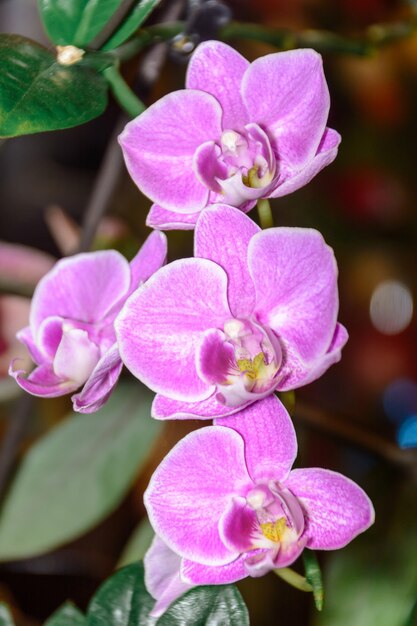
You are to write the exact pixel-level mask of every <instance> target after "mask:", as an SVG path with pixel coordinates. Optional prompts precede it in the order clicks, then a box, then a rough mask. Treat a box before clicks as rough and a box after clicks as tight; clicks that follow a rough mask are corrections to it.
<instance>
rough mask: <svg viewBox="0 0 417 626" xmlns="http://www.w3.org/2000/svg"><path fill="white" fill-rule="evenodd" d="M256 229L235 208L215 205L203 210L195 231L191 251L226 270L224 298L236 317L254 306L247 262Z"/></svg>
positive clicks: (247, 313)
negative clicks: (226, 298)
mask: <svg viewBox="0 0 417 626" xmlns="http://www.w3.org/2000/svg"><path fill="white" fill-rule="evenodd" d="M258 232H260V228H259V227H258V226H257V225H256V224H255V223H254V222H253V221H252V220H251V219H250V218H248V217H246V215H244V214H243V213H242V212H241V211H239V210H238V209H234V208H233V207H229V206H226V205H222V204H218V205H215V206H213V207H212V208H210V209H206V210H205V211H204V212H203V213H202V214H201V216H200V218H199V220H198V222H197V225H196V230H195V238H194V242H195V243H194V254H195V256H197V257H203V258H206V259H211V260H212V261H214V262H215V263H217V264H218V265H220V266H221V267H223V269H224V270H225V271H226V273H227V277H228V283H227V297H228V301H229V306H230V310H231V311H232V313H233V315H234V316H236V317H239V316H242V317H244V316H248V315H250V313H251V312H252V311H253V308H254V305H255V290H254V286H253V281H252V278H251V275H250V273H249V268H248V264H247V256H248V247H249V242H250V240H251V238H252V237H253V236H254V235H255V234H256V233H258Z"/></svg>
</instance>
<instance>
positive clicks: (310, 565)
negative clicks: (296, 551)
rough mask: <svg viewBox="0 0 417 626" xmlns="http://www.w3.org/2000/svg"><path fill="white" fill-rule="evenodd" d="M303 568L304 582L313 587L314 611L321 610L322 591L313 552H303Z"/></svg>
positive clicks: (318, 570) (318, 566)
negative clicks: (304, 572) (304, 573)
mask: <svg viewBox="0 0 417 626" xmlns="http://www.w3.org/2000/svg"><path fill="white" fill-rule="evenodd" d="M303 560H304V567H305V571H306V580H307V582H308V583H310V585H311V586H312V587H313V596H314V603H315V605H316V609H317V610H318V611H321V610H322V609H323V601H324V589H323V580H322V577H321V570H320V565H319V562H318V561H317V557H316V555H315V553H314V552H313V550H304V552H303Z"/></svg>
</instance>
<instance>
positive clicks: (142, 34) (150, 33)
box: [111, 22, 185, 61]
mask: <svg viewBox="0 0 417 626" xmlns="http://www.w3.org/2000/svg"><path fill="white" fill-rule="evenodd" d="M184 28H185V22H168V23H166V24H155V25H153V26H149V27H148V28H146V29H145V28H143V29H142V30H140V31H139V32H138V34H137V35H135V36H134V37H131V38H130V39H129V40H128V41H127V42H126V43H124V44H122V45H121V46H119V47H118V48H115V49H114V50H112V51H111V54H112V55H113V56H115V57H116V58H118V59H119V60H120V61H128V60H129V59H131V58H132V57H134V56H135V55H136V54H137V53H138V52H140V51H141V50H143V48H146V46H149V45H150V44H151V43H158V41H167V40H169V39H172V38H173V37H175V36H176V35H178V34H179V33H181V32H182V31H183V30H184Z"/></svg>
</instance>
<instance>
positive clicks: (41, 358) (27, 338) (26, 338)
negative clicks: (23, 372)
mask: <svg viewBox="0 0 417 626" xmlns="http://www.w3.org/2000/svg"><path fill="white" fill-rule="evenodd" d="M16 338H17V339H18V340H19V341H20V342H21V343H23V345H25V346H26V348H27V349H28V351H29V354H30V356H31V358H32V360H33V361H34V362H35V363H36V364H37V365H42V363H44V362H45V361H46V360H47V358H46V355H45V354H43V352H41V351H40V350H39V348H38V347H37V345H36V343H35V341H34V340H33V335H32V331H31V329H30V326H26V328H22V330H19V332H18V333H16Z"/></svg>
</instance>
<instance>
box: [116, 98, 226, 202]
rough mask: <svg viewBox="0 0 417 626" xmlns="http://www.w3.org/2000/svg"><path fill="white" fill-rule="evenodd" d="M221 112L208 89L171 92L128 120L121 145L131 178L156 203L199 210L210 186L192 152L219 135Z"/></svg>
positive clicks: (121, 138) (205, 200)
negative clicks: (204, 182)
mask: <svg viewBox="0 0 417 626" xmlns="http://www.w3.org/2000/svg"><path fill="white" fill-rule="evenodd" d="M221 116H222V110H221V107H220V105H219V103H218V102H217V100H216V99H215V98H214V97H213V96H211V95H210V94H208V93H204V92H203V91H196V90H192V89H189V90H181V91H175V92H173V93H170V94H168V95H166V96H164V97H163V98H161V100H158V102H156V103H155V104H153V105H152V106H150V107H149V108H148V109H146V111H144V113H142V114H141V115H139V117H137V118H136V119H134V120H133V121H132V122H130V123H129V124H127V126H126V127H125V129H124V131H123V133H122V134H121V135H120V138H119V140H120V144H121V146H122V150H123V153H124V157H125V160H126V166H127V169H128V170H129V173H130V175H131V177H132V178H133V180H134V182H135V183H136V184H137V186H138V187H139V188H140V189H141V191H142V192H143V193H144V194H146V195H147V196H149V198H151V199H152V200H153V201H154V202H157V203H158V204H161V205H162V206H164V207H166V208H167V209H175V210H176V211H177V212H178V213H191V212H193V211H194V212H197V211H199V210H200V209H202V208H203V207H204V206H205V205H206V203H207V199H208V189H207V188H206V187H204V185H202V184H201V183H200V181H199V180H198V179H197V178H196V176H195V174H194V171H193V168H192V162H193V155H194V152H195V151H196V149H197V148H198V147H199V146H200V145H201V144H202V143H204V142H205V141H207V140H209V139H212V138H213V137H218V136H220V133H221Z"/></svg>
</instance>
